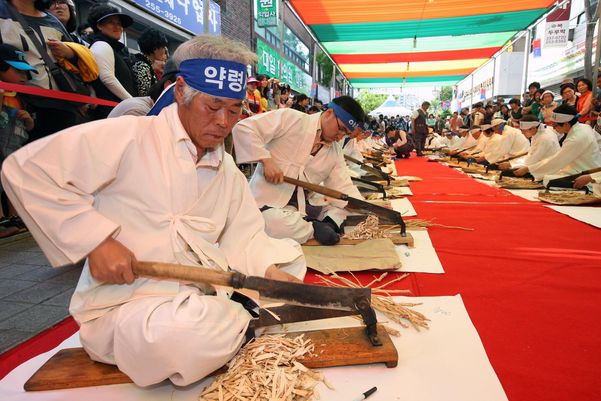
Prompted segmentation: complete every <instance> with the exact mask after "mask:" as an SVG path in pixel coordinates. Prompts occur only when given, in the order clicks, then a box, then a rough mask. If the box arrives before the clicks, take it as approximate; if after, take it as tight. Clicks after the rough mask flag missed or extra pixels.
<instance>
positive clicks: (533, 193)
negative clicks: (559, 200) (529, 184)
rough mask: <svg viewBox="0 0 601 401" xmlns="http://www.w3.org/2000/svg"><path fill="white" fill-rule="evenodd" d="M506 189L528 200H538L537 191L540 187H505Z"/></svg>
mask: <svg viewBox="0 0 601 401" xmlns="http://www.w3.org/2000/svg"><path fill="white" fill-rule="evenodd" d="M506 191H509V192H510V193H512V194H514V195H515V196H519V197H520V198H524V199H526V200H529V201H534V202H540V200H538V192H539V191H541V189H506Z"/></svg>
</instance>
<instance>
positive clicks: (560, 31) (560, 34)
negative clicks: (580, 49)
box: [545, 21, 570, 47]
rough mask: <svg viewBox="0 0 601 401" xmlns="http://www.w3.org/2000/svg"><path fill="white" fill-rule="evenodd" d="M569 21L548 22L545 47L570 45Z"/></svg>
mask: <svg viewBox="0 0 601 401" xmlns="http://www.w3.org/2000/svg"><path fill="white" fill-rule="evenodd" d="M569 30H570V29H569V21H554V22H547V23H546V25H545V47H565V45H566V44H567V43H568V32H569Z"/></svg>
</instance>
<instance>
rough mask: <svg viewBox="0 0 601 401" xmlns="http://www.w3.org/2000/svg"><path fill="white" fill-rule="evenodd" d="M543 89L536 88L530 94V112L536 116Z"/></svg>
mask: <svg viewBox="0 0 601 401" xmlns="http://www.w3.org/2000/svg"><path fill="white" fill-rule="evenodd" d="M542 94H543V91H542V90H541V89H537V90H536V91H535V92H534V94H533V95H532V96H533V97H532V103H530V114H532V115H535V116H538V113H540V108H541V96H542Z"/></svg>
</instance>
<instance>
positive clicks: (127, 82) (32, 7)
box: [0, 0, 322, 237]
mask: <svg viewBox="0 0 601 401" xmlns="http://www.w3.org/2000/svg"><path fill="white" fill-rule="evenodd" d="M79 22H81V21H80V19H79V18H78V16H77V7H76V4H75V3H74V1H73V0H0V82H2V83H5V84H17V85H28V86H31V87H32V88H36V89H37V88H39V89H42V90H44V89H50V90H57V91H62V92H70V93H73V94H77V95H86V96H90V97H95V98H99V99H104V100H108V101H112V102H114V103H117V104H118V105H117V106H116V107H115V106H107V105H99V104H95V102H94V101H90V102H89V103H81V102H72V101H67V100H65V99H64V97H63V98H53V97H48V96H44V95H43V94H42V96H40V95H39V94H25V93H22V92H19V91H9V90H2V89H0V105H1V109H0V163H2V162H3V161H4V159H5V158H6V157H7V156H8V155H9V154H10V153H12V152H14V151H15V150H17V149H19V148H20V147H22V146H23V145H25V144H26V143H29V142H32V141H34V140H37V139H40V138H43V137H45V136H47V135H50V134H53V133H55V132H58V131H60V130H62V129H65V128H68V127H71V126H73V125H76V124H81V123H84V122H88V121H93V120H97V119H102V118H106V117H116V116H120V115H124V114H131V115H146V114H147V113H148V111H149V110H150V109H151V108H152V106H153V105H154V102H155V101H156V100H157V99H158V97H159V96H160V95H161V93H162V92H163V90H164V89H165V88H167V87H168V86H169V85H171V84H172V83H173V82H175V78H176V74H177V67H176V65H175V63H174V61H173V60H172V59H170V58H169V50H168V48H169V44H170V43H169V41H168V39H167V37H166V36H165V35H164V34H163V33H162V32H160V31H157V30H155V29H147V30H145V31H144V32H142V34H141V35H140V36H139V38H138V39H137V44H138V51H132V50H131V49H128V48H127V47H126V46H125V44H124V43H123V42H122V41H121V39H122V37H123V31H124V29H125V28H127V27H129V26H130V25H132V24H133V23H134V20H133V18H132V17H131V16H129V15H127V14H124V13H121V12H120V11H119V10H118V9H117V8H115V7H113V6H111V5H109V4H107V3H106V2H103V1H99V2H97V4H95V5H93V6H92V7H91V8H90V10H89V13H88V17H87V21H86V24H85V25H83V26H81V27H80V26H79ZM247 88H248V89H247V97H246V100H245V101H244V107H243V110H242V113H241V116H240V117H241V118H245V117H247V116H250V115H254V114H257V113H261V112H265V111H268V110H274V109H278V108H282V107H292V108H294V109H297V110H301V111H304V112H307V113H313V112H316V111H318V110H320V108H321V106H322V104H321V103H320V102H319V101H317V100H315V101H313V104H312V105H309V102H310V99H309V98H308V97H307V96H306V95H304V94H298V95H296V96H293V95H292V91H291V88H290V86H289V85H287V84H285V83H283V82H279V81H278V80H277V79H275V78H270V77H268V76H265V75H259V76H257V78H254V77H251V78H250V79H249V80H248V84H247ZM0 192H1V193H2V198H3V201H2V214H1V215H0V237H3V236H6V235H11V234H14V233H16V232H19V231H23V230H25V226H24V225H23V224H22V222H21V221H20V219H19V218H18V217H16V214H15V213H14V210H12V208H11V206H10V203H9V202H8V200H7V198H6V195H5V194H4V192H3V191H2V190H1V188H0ZM1 216H6V217H1ZM11 216H12V217H11Z"/></svg>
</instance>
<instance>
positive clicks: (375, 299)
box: [318, 272, 430, 335]
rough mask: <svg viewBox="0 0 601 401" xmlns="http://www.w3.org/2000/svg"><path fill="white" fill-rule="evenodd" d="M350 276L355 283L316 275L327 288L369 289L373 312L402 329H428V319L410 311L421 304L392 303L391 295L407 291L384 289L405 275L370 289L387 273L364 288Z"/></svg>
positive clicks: (336, 276) (340, 277)
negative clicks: (378, 312)
mask: <svg viewBox="0 0 601 401" xmlns="http://www.w3.org/2000/svg"><path fill="white" fill-rule="evenodd" d="M349 273H350V272H349ZM350 274H351V277H353V278H354V280H355V281H352V280H349V279H347V278H345V277H342V276H339V275H338V274H336V273H331V274H330V276H329V277H326V276H321V275H318V276H319V277H320V278H321V280H322V282H323V283H324V284H326V285H328V286H332V287H353V288H371V290H372V295H371V306H372V307H373V308H374V309H375V310H378V311H380V312H382V313H383V314H384V315H385V316H386V317H388V318H389V319H390V320H392V321H393V322H395V323H397V324H399V325H400V326H401V327H404V328H409V327H413V328H415V329H416V330H417V331H419V330H420V329H422V328H424V329H427V328H428V322H429V321H430V319H428V318H427V317H426V316H424V315H423V314H422V313H420V312H417V311H415V310H413V309H412V308H413V307H414V306H418V305H421V304H419V303H399V302H396V301H394V300H393V299H392V298H391V295H392V294H399V293H408V292H410V291H409V290H390V289H387V288H386V287H388V286H389V285H390V284H392V283H396V282H397V281H400V280H403V279H404V278H406V277H408V276H409V275H408V274H406V273H405V274H403V275H401V276H399V277H397V278H395V279H394V280H391V281H388V282H386V283H384V284H381V285H379V286H376V287H372V285H374V284H376V283H379V282H381V281H382V280H384V278H385V277H386V276H387V275H388V273H382V274H381V275H380V276H379V277H375V276H374V277H375V278H374V280H372V281H371V282H370V283H368V284H367V285H365V286H363V285H362V284H361V282H360V281H359V280H358V279H357V277H356V276H355V275H354V274H353V273H350ZM332 278H334V279H336V280H338V281H334V280H332ZM381 294H384V295H381ZM387 331H389V334H391V335H397V334H400V333H398V332H396V333H395V332H394V330H389V329H388V328H387Z"/></svg>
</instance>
